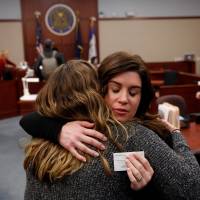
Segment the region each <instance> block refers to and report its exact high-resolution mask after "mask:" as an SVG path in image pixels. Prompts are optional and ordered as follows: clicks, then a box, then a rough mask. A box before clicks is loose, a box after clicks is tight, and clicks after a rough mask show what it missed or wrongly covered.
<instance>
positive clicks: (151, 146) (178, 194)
mask: <svg viewBox="0 0 200 200" xmlns="http://www.w3.org/2000/svg"><path fill="white" fill-rule="evenodd" d="M113 131H114V130H113ZM128 132H129V138H128V141H127V143H126V145H125V151H141V150H142V151H144V152H145V157H146V158H147V159H148V160H149V162H150V164H151V166H152V167H153V169H154V176H153V178H152V180H151V182H150V183H149V184H148V185H147V186H146V187H145V188H144V189H142V190H140V191H133V190H131V189H130V181H129V179H128V177H127V174H126V172H114V171H113V172H112V173H113V175H112V176H110V177H108V176H106V175H105V173H104V170H103V167H102V165H101V162H100V159H99V158H94V159H93V160H92V161H90V162H89V163H87V164H85V165H84V167H83V168H81V169H80V170H79V171H77V172H75V173H74V174H73V175H71V176H66V177H64V178H63V179H62V180H60V181H56V182H54V183H46V182H40V181H38V180H37V179H36V178H35V177H34V176H33V175H32V174H33V173H32V171H31V170H29V171H28V172H27V183H26V189H25V200H36V199H37V200H90V199H95V200H107V199H109V200H129V199H144V197H147V198H148V199H149V198H150V196H151V197H153V198H154V199H167V200H179V199H188V200H189V199H191V200H197V199H200V167H199V165H198V163H197V161H196V159H195V157H194V156H193V154H192V153H191V151H190V150H189V148H188V146H187V144H186V143H185V141H184V139H183V137H182V136H181V134H179V133H175V134H173V144H174V147H173V150H172V149H171V148H170V147H169V146H168V145H167V144H166V143H165V142H163V140H162V139H160V137H159V136H158V135H156V134H155V133H154V132H152V131H151V130H149V129H147V128H146V127H144V126H142V125H139V124H135V125H134V126H131V127H128ZM114 152H118V151H117V148H116V147H115V146H114V145H113V144H111V143H109V142H108V145H107V150H106V154H105V155H106V158H107V159H108V161H109V163H110V166H111V168H112V169H113V153H114Z"/></svg>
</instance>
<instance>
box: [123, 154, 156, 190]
mask: <svg viewBox="0 0 200 200" xmlns="http://www.w3.org/2000/svg"><path fill="white" fill-rule="evenodd" d="M126 166H127V174H128V177H129V179H130V181H131V188H132V189H133V190H139V189H141V188H143V187H144V186H146V185H147V183H149V181H150V180H151V179H152V176H153V174H154V171H153V169H152V167H151V165H150V163H149V161H148V160H147V159H146V158H145V157H144V156H142V155H139V154H134V153H133V154H130V155H128V157H127V159H126Z"/></svg>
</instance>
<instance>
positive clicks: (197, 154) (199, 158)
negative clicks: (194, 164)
mask: <svg viewBox="0 0 200 200" xmlns="http://www.w3.org/2000/svg"><path fill="white" fill-rule="evenodd" d="M193 153H194V156H195V158H196V159H197V161H198V163H199V165H200V149H198V150H195V151H193Z"/></svg>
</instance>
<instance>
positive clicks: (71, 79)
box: [24, 60, 127, 181]
mask: <svg viewBox="0 0 200 200" xmlns="http://www.w3.org/2000/svg"><path fill="white" fill-rule="evenodd" d="M36 106H37V110H38V112H39V113H40V114H41V115H44V116H47V117H54V118H55V117H59V118H63V119H66V121H74V120H87V121H91V122H93V123H94V124H95V129H96V130H98V131H100V132H102V133H104V134H105V135H106V136H107V137H108V138H109V139H110V140H111V141H112V142H113V143H114V144H115V145H116V146H117V147H118V148H119V149H120V148H121V146H122V144H120V143H119V141H117V138H118V136H119V135H117V134H115V136H114V135H112V133H111V130H110V125H111V124H115V123H118V124H119V125H120V126H121V127H122V130H123V131H124V133H125V134H124V133H123V135H124V136H123V137H125V138H126V136H127V135H126V130H125V129H124V127H123V126H122V125H121V124H120V123H119V122H117V121H116V120H115V119H114V117H113V116H112V113H111V111H110V110H109V108H108V107H107V106H106V105H105V103H104V100H103V98H102V97H101V95H100V94H99V84H98V75H97V72H96V70H95V69H94V67H93V66H92V65H91V64H89V63H88V62H86V61H83V60H71V61H68V62H67V63H66V64H63V65H61V66H60V67H59V68H58V69H56V70H55V72H54V73H53V74H52V75H51V76H50V77H49V79H48V81H47V83H46V84H45V86H44V87H43V88H42V89H41V90H40V92H39V94H38V97H37V100H36ZM25 153H26V157H25V160H24V168H25V169H26V170H27V169H29V168H30V167H31V168H32V169H33V171H34V173H35V176H36V177H37V178H38V179H39V180H44V179H47V180H50V181H54V180H56V179H60V178H62V177H63V176H65V175H70V174H72V173H74V172H75V171H77V170H79V169H80V168H81V167H82V166H83V164H84V163H83V162H81V161H79V160H77V159H76V158H75V157H73V156H72V154H71V153H70V152H68V151H66V150H65V149H64V148H63V147H61V146H60V145H58V144H54V143H51V142H50V141H45V140H43V139H33V140H32V141H31V143H30V144H29V145H28V146H27V147H26V150H25ZM99 153H100V159H101V161H102V165H103V167H104V170H105V173H106V174H108V175H110V174H111V170H110V167H109V164H108V162H107V160H106V158H105V156H104V152H103V151H101V152H99ZM85 156H86V158H87V161H89V160H90V159H91V158H90V156H89V155H85Z"/></svg>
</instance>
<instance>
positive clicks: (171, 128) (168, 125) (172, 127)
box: [160, 119, 180, 133]
mask: <svg viewBox="0 0 200 200" xmlns="http://www.w3.org/2000/svg"><path fill="white" fill-rule="evenodd" d="M160 120H161V121H162V123H163V124H164V126H165V127H166V128H167V129H168V130H169V131H170V132H171V133H173V132H174V131H180V129H178V128H177V127H175V126H174V125H172V124H171V123H169V122H168V121H167V120H165V119H160Z"/></svg>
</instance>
